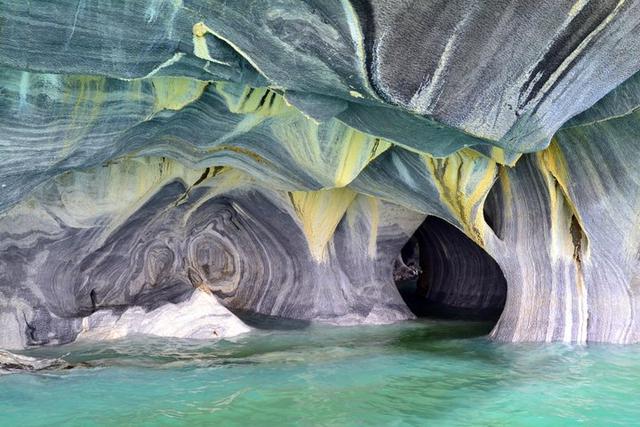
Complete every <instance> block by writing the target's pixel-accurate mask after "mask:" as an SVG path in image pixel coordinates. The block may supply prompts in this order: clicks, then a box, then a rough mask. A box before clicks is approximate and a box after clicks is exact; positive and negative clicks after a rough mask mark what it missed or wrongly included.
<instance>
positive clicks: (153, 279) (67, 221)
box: [0, 0, 640, 348]
mask: <svg viewBox="0 0 640 427" xmlns="http://www.w3.org/2000/svg"><path fill="white" fill-rule="evenodd" d="M638 16H640V1H638V0H631V1H616V0H603V1H590V0H585V1H578V2H571V1H564V0H563V1H547V0H545V1H542V2H541V3H540V4H535V5H533V4H532V3H531V2H529V1H526V0H515V1H508V2H475V1H467V0H456V1H453V2H451V1H450V2H443V1H435V0H433V1H432V0H430V1H424V2H405V1H396V0H392V1H378V0H351V1H349V0H330V1H316V0H306V1H302V0H278V1H275V0H274V1H272V0H269V1H261V2H255V1H248V0H247V1H245V0H238V1H233V2H229V1H218V0H207V1H202V0H176V1H174V0H153V1H141V0H125V1H122V2H90V1H86V0H57V1H55V2H51V1H43V0H35V1H30V2H21V1H17V0H7V1H4V2H3V3H2V5H1V6H0V158H1V159H2V162H0V163H1V164H0V325H1V326H2V328H0V347H2V348H23V347H25V346H29V345H38V344H48V343H51V344H53V343H62V342H68V341H71V340H73V339H75V338H76V337H77V336H78V334H80V333H81V331H84V332H82V333H83V334H85V336H88V335H91V334H92V333H94V332H95V333H94V336H97V337H108V336H115V335H121V334H126V333H128V332H139V333H153V334H159V335H169V336H176V335H177V336H198V337H202V336H206V335H208V332H207V331H211V330H215V331H218V332H216V333H219V334H220V336H224V335H226V334H227V332H229V333H235V332H239V331H240V330H243V326H242V324H241V322H240V321H239V320H238V319H236V318H235V317H233V315H232V314H231V313H230V312H227V311H226V310H227V309H226V308H224V307H222V305H224V306H226V307H227V308H229V309H232V310H237V311H249V312H257V313H262V314H267V315H274V316H283V317H290V318H297V319H305V320H310V321H315V320H319V321H327V322H334V323H339V324H344V323H358V322H374V323H380V322H389V321H394V320H399V319H406V318H409V317H412V314H411V313H410V311H409V310H408V308H407V307H406V306H405V305H404V304H403V302H402V300H401V298H400V296H399V294H398V291H397V290H396V288H395V286H394V283H393V280H392V278H393V264H394V260H395V259H397V257H398V254H399V252H400V249H401V248H402V247H403V245H404V243H405V242H406V241H407V240H408V239H409V238H410V236H411V235H412V234H413V233H414V231H415V230H416V228H417V227H418V226H419V224H420V223H421V222H422V221H423V220H424V218H425V217H427V216H433V217H437V218H440V220H443V221H446V222H447V223H449V224H450V225H451V226H452V227H456V228H457V229H458V230H460V231H461V232H462V233H464V234H465V235H466V236H467V237H468V238H469V240H464V239H462V238H461V237H460V236H458V235H456V237H455V238H452V241H454V242H457V243H456V244H457V245H459V246H460V252H459V253H457V254H456V255H455V256H453V255H452V256H450V257H449V258H448V260H447V261H448V262H449V263H448V264H445V263H441V264H439V265H441V266H445V265H453V264H455V265H458V266H460V268H456V274H451V275H446V274H444V273H446V272H445V271H444V270H443V271H439V272H432V273H433V274H429V275H428V277H430V280H431V281H432V282H433V283H432V285H433V287H432V289H433V290H434V292H435V293H436V294H437V295H439V297H438V298H436V299H439V300H441V301H447V304H448V303H449V302H451V303H453V304H454V305H455V304H458V302H460V301H459V300H458V299H457V298H458V297H460V296H461V295H462V293H464V292H462V291H461V289H464V290H465V292H466V291H467V290H469V288H468V287H467V284H468V282H467V280H466V278H467V276H468V275H467V274H465V271H466V270H464V268H463V266H470V265H474V266H477V267H478V268H477V271H483V272H484V271H489V270H491V271H494V270H495V269H494V268H493V267H492V268H488V267H487V268H488V270H487V269H485V267H486V266H482V267H480V266H479V264H478V263H479V262H480V261H478V262H473V260H474V259H476V258H475V257H474V255H473V254H477V253H481V252H477V251H486V253H487V254H488V255H489V256H490V257H492V258H493V259H494V260H495V261H496V262H497V265H499V267H500V269H501V271H502V273H503V274H504V277H505V278H506V281H507V289H508V291H507V297H506V304H505V308H504V312H503V313H502V316H501V318H500V321H499V322H498V324H497V325H496V328H495V329H494V331H493V332H492V336H493V337H494V338H495V339H499V340H505V341H556V340H561V341H577V342H586V341H606V342H616V343H629V342H637V341H640V324H639V323H638V315H637V314H636V311H637V310H636V306H638V302H637V298H638V297H637V294H638V284H639V283H640V282H639V280H640V279H639V277H640V271H639V258H640V256H639V255H638V254H639V253H640V249H639V247H640V246H639V243H638V242H640V235H639V231H638V230H640V227H639V224H638V212H639V209H640V202H639V201H638V197H639V196H638V195H639V194H640V188H639V186H640V178H639V177H638V172H637V167H636V164H637V163H638V161H639V160H640V152H638V149H637V147H638V146H639V145H638V126H639V123H640V115H638V107H639V106H640V89H639V83H638V82H639V79H640V77H639V76H640V73H639V70H640V43H639V40H640V32H639V30H638V28H640V27H639V26H638ZM458 238H460V239H458ZM456 239H458V240H456ZM463 242H464V243H463ZM430 243H431V244H432V245H433V247H434V249H435V248H436V246H438V245H439V244H440V243H442V240H438V239H435V240H433V239H432V240H430ZM473 245H477V247H476V246H473ZM440 246H441V245H440ZM467 258H468V259H467ZM478 259H479V258H478ZM452 271H453V270H452ZM494 272H495V271H494ZM440 273H442V274H440ZM496 274H497V272H496ZM442 277H450V278H451V279H450V280H452V281H455V283H452V284H447V283H446V280H440V279H438V278H442ZM481 288H482V289H481V290H479V289H475V288H474V290H473V292H472V293H473V295H474V296H475V297H478V298H479V300H482V301H485V302H486V301H489V300H491V301H493V300H494V299H497V295H498V294H493V293H492V292H494V291H495V289H489V288H485V287H481ZM436 289H438V291H437V292H436V291H435V290H436ZM202 290H204V291H205V293H203V294H202V295H200V294H197V293H196V292H201V291H202ZM458 291H460V292H458ZM208 292H211V294H209V293H208ZM461 292H462V293H461ZM474 292H475V293H474ZM203 295H206V297H205V298H206V299H207V303H206V304H200V303H198V304H196V303H193V298H196V300H198V301H200V299H202V298H203ZM197 297H200V299H199V298H197ZM494 297H495V298H494ZM190 301H191V303H190ZM198 301H196V302H198ZM192 303H193V304H192ZM219 304H221V305H219ZM492 304H493V303H491V304H489V303H487V304H485V303H481V304H480V305H481V306H485V305H487V306H489V305H492ZM459 305H460V304H459ZM462 305H466V302H465V303H464V304H462ZM185 307H187V308H185ZM188 307H192V308H193V307H197V309H195V308H194V309H193V310H191V309H189V308H188ZM187 312H189V313H188V315H187ZM190 316H193V317H190ZM171 319H175V320H176V321H175V322H173V323H172V322H171ZM185 323H186V324H188V325H187V326H185V328H182V327H181V326H180V325H184V324H185ZM133 324H135V326H136V327H135V328H133V329H130V328H129V327H130V326H131V325H133ZM225 325H227V326H229V328H227V329H225V328H226V326H225ZM234 325H235V326H234ZM172 327H175V328H174V329H172ZM83 328H84V329H83ZM91 331H93V332H91ZM234 331H235V332H234ZM212 334H213V333H212Z"/></svg>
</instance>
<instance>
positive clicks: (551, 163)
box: [536, 138, 589, 258]
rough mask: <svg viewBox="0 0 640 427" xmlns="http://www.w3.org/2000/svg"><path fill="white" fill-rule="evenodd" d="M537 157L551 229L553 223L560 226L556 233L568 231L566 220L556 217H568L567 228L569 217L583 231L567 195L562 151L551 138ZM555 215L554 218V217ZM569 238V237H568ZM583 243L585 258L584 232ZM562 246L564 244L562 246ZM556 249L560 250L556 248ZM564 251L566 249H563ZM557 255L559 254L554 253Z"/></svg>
mask: <svg viewBox="0 0 640 427" xmlns="http://www.w3.org/2000/svg"><path fill="white" fill-rule="evenodd" d="M536 155H537V156H538V164H539V168H540V171H541V172H542V174H543V176H544V177H545V181H546V183H547V189H548V191H549V194H550V200H551V202H550V203H551V206H550V208H551V213H552V217H551V224H552V227H553V226H554V223H555V224H557V225H561V227H562V228H561V229H559V230H558V232H563V231H560V230H564V229H565V228H566V230H569V228H567V227H566V222H567V218H559V217H558V215H564V216H568V221H569V226H570V221H571V216H575V218H576V220H577V221H578V224H579V226H580V228H581V229H582V230H585V227H584V222H583V221H582V217H581V216H580V212H579V211H578V209H577V207H576V206H575V203H574V202H573V200H571V196H570V193H569V187H568V183H569V167H568V165H567V161H566V159H565V158H564V154H562V150H561V149H560V146H559V145H558V141H557V140H556V139H555V138H553V139H552V140H551V144H550V145H549V147H548V148H547V149H545V150H544V151H541V152H539V153H537V154H536ZM557 204H562V205H563V206H565V205H566V208H567V210H566V212H563V209H562V208H560V207H558V206H557ZM554 215H555V216H554ZM569 237H570V236H569ZM583 237H584V240H585V241H584V242H583V244H582V251H583V254H584V257H585V258H588V256H589V242H588V238H587V235H586V232H583ZM563 245H564V244H563ZM570 248H573V243H571V246H570ZM556 249H560V247H557V248H556ZM565 249H566V248H565ZM569 252H570V253H573V250H572V249H570V251H569ZM556 255H559V253H556Z"/></svg>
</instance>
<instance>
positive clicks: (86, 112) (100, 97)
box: [60, 76, 108, 157]
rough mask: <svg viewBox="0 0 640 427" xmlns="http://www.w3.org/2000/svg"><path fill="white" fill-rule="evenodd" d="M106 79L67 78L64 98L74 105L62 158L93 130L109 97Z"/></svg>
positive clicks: (65, 79) (87, 77)
mask: <svg viewBox="0 0 640 427" xmlns="http://www.w3.org/2000/svg"><path fill="white" fill-rule="evenodd" d="M105 84H106V78H105V77H98V76H65V77H64V96H63V99H64V100H65V102H67V103H73V108H72V110H71V116H70V122H69V124H68V125H67V126H66V127H65V130H66V132H65V135H64V140H63V144H62V151H61V153H60V157H65V156H67V155H68V154H69V152H70V151H72V150H73V147H74V146H75V145H76V144H77V143H79V142H80V141H81V140H82V139H83V138H84V137H85V136H86V135H87V134H88V133H89V131H90V130H91V128H92V126H93V124H94V123H96V121H97V120H98V118H99V116H100V111H101V108H102V104H103V103H104V102H105V100H106V99H107V97H108V93H107V91H106V90H105Z"/></svg>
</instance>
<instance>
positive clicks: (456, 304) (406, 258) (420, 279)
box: [394, 216, 507, 321]
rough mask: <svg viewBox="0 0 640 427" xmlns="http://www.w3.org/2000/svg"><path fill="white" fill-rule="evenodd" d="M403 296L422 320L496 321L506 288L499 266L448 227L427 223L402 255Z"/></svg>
mask: <svg viewBox="0 0 640 427" xmlns="http://www.w3.org/2000/svg"><path fill="white" fill-rule="evenodd" d="M394 275H395V279H396V284H397V286H398V290H399V291H400V294H401V295H402V297H403V299H404V301H405V303H406V304H407V306H408V307H409V308H410V309H411V311H412V312H413V313H414V314H415V315H416V316H418V317H431V318H445V319H462V320H487V321H497V319H498V318H499V317H500V314H501V313H502V309H503V308H504V303H505V299H506V294H507V283H506V279H505V278H504V275H503V273H502V270H501V269H500V267H499V266H498V264H497V263H496V262H495V260H494V259H493V258H492V257H491V256H490V255H489V254H487V253H486V252H485V251H484V250H483V249H482V248H481V247H480V246H478V245H477V244H476V243H475V242H474V241H473V240H471V239H469V238H468V237H467V236H466V235H465V234H464V233H462V232H461V231H460V230H458V229H457V228H456V227H454V226H453V225H451V224H449V223H448V222H446V221H444V220H442V219H440V218H437V217H433V216H430V217H427V219H426V220H425V221H424V222H423V223H422V225H421V226H420V227H419V228H418V230H417V231H416V232H415V233H414V235H413V237H412V238H411V239H410V240H409V242H408V243H407V244H406V245H405V247H404V248H403V249H402V251H401V254H400V257H399V259H398V260H397V261H396V266H395V271H394Z"/></svg>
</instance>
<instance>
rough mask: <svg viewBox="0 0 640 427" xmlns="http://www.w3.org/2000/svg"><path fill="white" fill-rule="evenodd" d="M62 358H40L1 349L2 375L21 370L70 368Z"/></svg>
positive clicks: (0, 367)
mask: <svg viewBox="0 0 640 427" xmlns="http://www.w3.org/2000/svg"><path fill="white" fill-rule="evenodd" d="M68 367H69V364H67V362H65V361H64V360H62V359H38V358H35V357H29V356H23V355H20V354H14V353H10V352H8V351H4V350H0V375H2V374H9V373H12V372H21V371H41V370H43V369H61V368H68Z"/></svg>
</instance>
